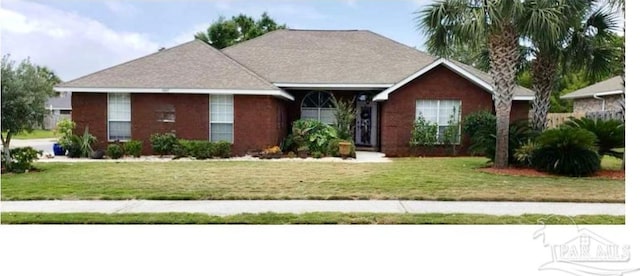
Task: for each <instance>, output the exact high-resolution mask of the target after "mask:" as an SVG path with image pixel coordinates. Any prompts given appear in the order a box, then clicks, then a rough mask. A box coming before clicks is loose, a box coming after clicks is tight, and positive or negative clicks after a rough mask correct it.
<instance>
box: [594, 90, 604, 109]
mask: <svg viewBox="0 0 640 276" xmlns="http://www.w3.org/2000/svg"><path fill="white" fill-rule="evenodd" d="M593 98H594V99H596V100H601V101H602V109H601V110H600V111H604V107H605V99H604V98H600V97H599V96H598V94H593Z"/></svg>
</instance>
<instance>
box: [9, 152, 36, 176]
mask: <svg viewBox="0 0 640 276" xmlns="http://www.w3.org/2000/svg"><path fill="white" fill-rule="evenodd" d="M9 155H10V156H11V164H10V165H9V166H7V164H6V162H7V160H5V158H4V154H2V166H3V167H6V168H7V169H9V170H10V171H11V172H14V173H24V172H26V171H28V170H31V169H33V166H32V165H31V164H32V163H33V161H35V160H36V159H38V155H42V151H38V150H35V149H34V148H32V147H21V148H13V149H11V150H10V151H9Z"/></svg>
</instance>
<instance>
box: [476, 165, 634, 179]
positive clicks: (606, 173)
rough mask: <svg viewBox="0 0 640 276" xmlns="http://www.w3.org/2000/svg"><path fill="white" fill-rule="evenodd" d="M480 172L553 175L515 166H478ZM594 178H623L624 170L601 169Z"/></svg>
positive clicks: (535, 175)
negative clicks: (497, 167) (498, 167)
mask: <svg viewBox="0 0 640 276" xmlns="http://www.w3.org/2000/svg"><path fill="white" fill-rule="evenodd" d="M478 170H480V171H482V172H487V173H492V174H499V175H517V176H532V177H549V176H555V175H552V174H549V173H546V172H539V171H536V170H534V169H530V168H515V167H510V168H506V169H495V168H480V169H478ZM590 177H595V178H605V179H615V180H624V171H621V170H601V171H599V172H597V173H596V174H595V175H594V176H590Z"/></svg>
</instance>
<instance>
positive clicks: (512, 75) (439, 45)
mask: <svg viewBox="0 0 640 276" xmlns="http://www.w3.org/2000/svg"><path fill="white" fill-rule="evenodd" d="M536 2H537V1H534V0H525V1H513V0H441V1H438V2H436V3H433V4H431V5H427V6H425V7H424V8H423V9H421V10H420V11H418V12H417V13H418V18H417V19H418V28H419V29H421V30H422V31H423V33H424V35H425V36H426V37H427V42H426V43H425V45H426V46H427V49H428V50H429V51H430V52H432V53H435V54H438V55H443V56H446V53H447V49H448V48H449V46H451V45H465V44H467V45H470V47H471V48H474V47H477V46H478V45H480V44H481V43H486V45H487V48H488V50H489V67H490V68H489V74H490V75H491V78H492V79H493V90H494V106H495V110H496V155H495V160H494V167H496V168H504V167H507V166H508V162H509V156H508V152H509V151H508V147H509V118H510V113H511V102H512V100H513V93H514V88H515V86H516V73H517V67H518V61H519V58H520V56H519V39H520V38H522V37H523V36H524V35H527V34H530V33H535V32H539V31H540V30H551V31H549V32H548V33H547V35H548V36H549V37H551V38H554V39H555V38H557V37H558V36H559V34H558V32H557V31H554V29H553V28H551V27H549V26H555V25H558V24H560V23H559V22H560V21H561V20H562V14H560V12H558V11H556V10H554V9H551V10H549V9H545V7H540V6H539V5H537V4H536ZM531 11H538V12H536V13H533V12H531ZM532 14H533V15H535V16H531V15H532Z"/></svg>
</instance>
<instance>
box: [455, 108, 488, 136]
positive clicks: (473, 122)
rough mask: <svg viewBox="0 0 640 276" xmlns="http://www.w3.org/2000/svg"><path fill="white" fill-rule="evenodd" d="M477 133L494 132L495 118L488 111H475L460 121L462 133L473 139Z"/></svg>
mask: <svg viewBox="0 0 640 276" xmlns="http://www.w3.org/2000/svg"><path fill="white" fill-rule="evenodd" d="M479 131H489V132H493V133H495V132H496V116H495V115H493V113H491V112H490V111H487V110H481V111H477V112H474V113H471V114H469V115H467V116H466V117H464V119H463V120H462V133H464V134H466V135H469V137H471V138H472V139H473V137H474V136H475V135H476V133H478V132H479Z"/></svg>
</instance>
